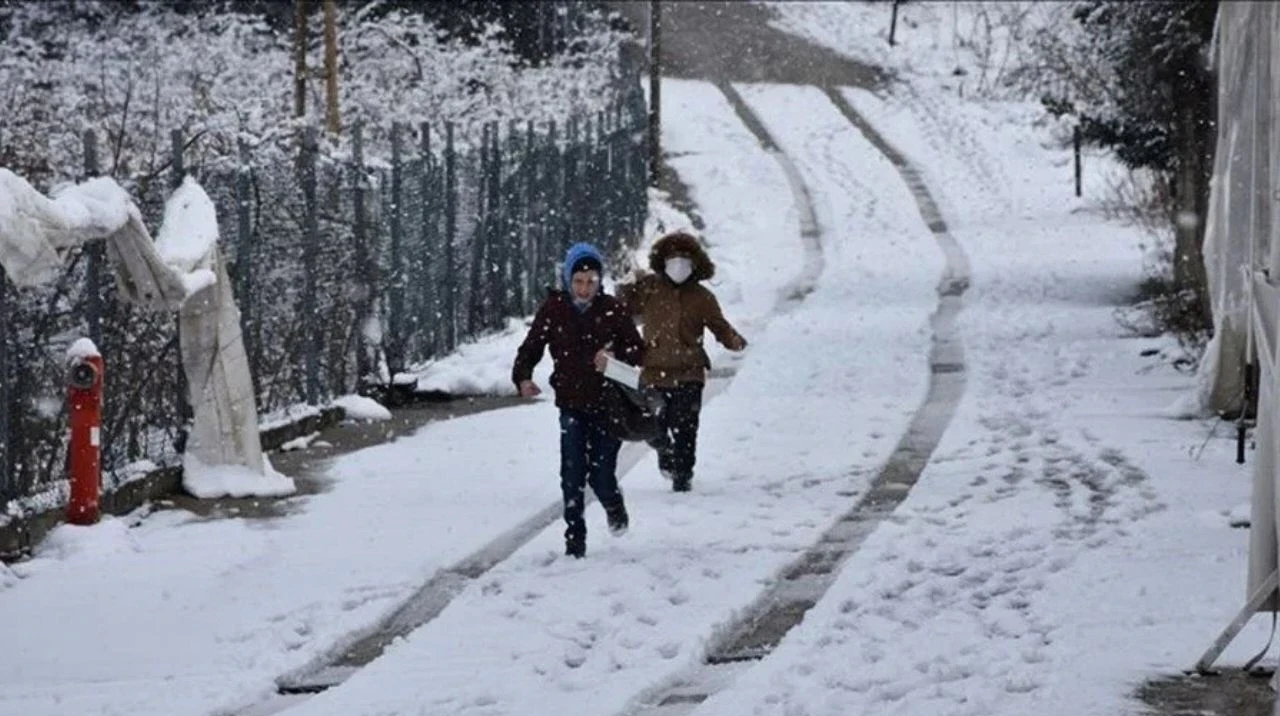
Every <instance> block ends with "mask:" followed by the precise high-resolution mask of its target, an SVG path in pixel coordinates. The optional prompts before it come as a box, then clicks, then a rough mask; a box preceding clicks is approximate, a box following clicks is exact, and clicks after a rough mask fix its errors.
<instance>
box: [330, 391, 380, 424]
mask: <svg viewBox="0 0 1280 716" xmlns="http://www.w3.org/2000/svg"><path fill="white" fill-rule="evenodd" d="M333 404H334V406H336V407H339V408H342V411H343V413H345V414H346V419H347V420H368V421H378V420H390V419H391V411H390V410H387V409H386V408H385V407H383V405H382V403H379V402H378V401H376V400H374V399H373V398H367V397H365V396H363V395H344V396H342V397H341V398H338V399H337V400H334V401H333Z"/></svg>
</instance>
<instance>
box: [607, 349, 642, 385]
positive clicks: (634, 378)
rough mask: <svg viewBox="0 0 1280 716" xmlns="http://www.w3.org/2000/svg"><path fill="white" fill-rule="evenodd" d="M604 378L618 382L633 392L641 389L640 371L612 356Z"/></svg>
mask: <svg viewBox="0 0 1280 716" xmlns="http://www.w3.org/2000/svg"><path fill="white" fill-rule="evenodd" d="M604 377H606V378H608V379H609V380H614V381H617V382H619V383H621V384H623V385H625V386H627V387H628V388H631V389H632V390H639V389H640V369H639V368H636V367H635V366H630V365H627V364H626V363H623V362H622V361H620V360H618V359H617V358H614V357H612V356H610V357H609V362H608V363H607V364H605V367H604Z"/></svg>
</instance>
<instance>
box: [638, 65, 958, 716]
mask: <svg viewBox="0 0 1280 716" xmlns="http://www.w3.org/2000/svg"><path fill="white" fill-rule="evenodd" d="M719 86H720V87H721V91H722V92H723V93H724V94H725V96H726V97H727V98H728V99H729V101H730V103H732V104H733V106H734V109H735V110H736V111H737V112H738V113H739V116H740V117H742V119H743V122H744V123H745V124H746V125H747V127H748V128H750V129H751V131H752V132H753V133H755V134H756V135H757V137H758V138H759V139H760V143H761V145H762V146H764V147H765V149H766V150H767V151H770V153H771V154H773V155H774V157H775V158H777V159H778V161H779V163H780V164H782V165H783V167H784V171H786V172H787V176H788V179H790V180H792V181H793V183H792V190H793V193H794V194H795V196H796V200H797V203H798V204H799V203H800V202H801V201H802V200H803V201H805V202H808V206H809V211H810V212H812V202H811V200H810V197H809V192H808V190H807V188H803V187H804V184H803V181H801V180H800V175H799V172H798V171H796V169H795V167H794V165H793V164H792V163H791V160H790V159H789V158H788V157H787V156H786V155H785V154H783V153H782V151H781V150H780V149H779V148H778V146H777V144H776V143H775V142H773V140H772V138H770V137H769V135H768V132H767V131H766V130H765V128H764V126H763V124H762V123H761V122H760V121H759V119H758V118H756V117H755V115H754V113H753V112H752V111H751V109H750V107H748V106H747V104H746V103H745V102H744V101H743V99H742V98H741V96H740V95H739V94H738V93H737V91H736V90H734V89H733V87H732V86H730V85H728V84H727V83H721V84H720V85H719ZM825 92H826V94H827V96H828V97H829V98H830V99H831V101H832V103H833V104H834V105H835V106H836V108H837V109H839V110H840V112H841V114H843V115H844V117H845V118H846V119H847V120H848V121H849V122H850V124H852V125H853V126H854V127H856V128H857V129H858V130H859V131H860V132H862V134H863V135H865V136H866V138H867V139H868V140H869V141H870V142H871V143H872V145H873V146H875V147H876V149H877V150H879V151H880V153H881V154H883V155H884V156H885V157H886V158H887V159H889V161H890V162H891V163H892V164H893V166H894V167H895V168H896V169H897V170H898V173H899V174H900V175H901V176H902V178H903V180H904V181H905V182H906V184H907V187H908V188H909V189H910V191H911V194H912V196H913V197H914V199H915V201H916V204H917V206H918V207H919V210H920V216H921V218H922V219H923V220H924V222H925V224H927V225H928V227H929V229H930V230H931V231H932V232H933V235H934V238H935V239H936V240H937V242H938V246H939V248H940V249H941V251H942V252H943V255H944V256H945V258H946V266H945V269H944V271H943V275H942V277H941V279H940V281H939V283H938V287H937V292H938V307H937V309H936V310H935V312H934V314H933V315H932V316H931V317H930V324H931V327H932V328H933V339H932V345H931V347H930V352H929V366H930V380H929V389H928V393H927V394H926V396H925V400H924V403H923V404H921V406H920V407H919V408H918V409H917V410H916V413H915V415H914V416H913V417H912V419H911V423H910V424H909V425H908V427H907V431H906V433H905V434H904V435H903V436H902V438H901V440H900V441H899V443H898V445H897V447H896V448H895V449H894V452H893V453H892V455H891V456H890V457H889V460H888V462H886V463H885V465H884V466H883V468H881V470H880V472H879V474H877V476H876V478H875V479H874V480H873V481H872V483H871V486H870V488H869V489H868V491H867V492H866V493H865V494H864V495H863V496H862V497H861V499H859V500H858V502H857V503H855V504H854V505H853V507H852V508H851V509H850V510H849V511H848V512H846V513H845V514H844V515H842V516H841V517H840V518H839V520H837V521H836V523H835V524H834V525H832V526H831V527H830V528H829V529H828V530H827V531H826V532H824V533H823V535H822V537H820V538H819V540H818V542H817V543H816V544H814V545H813V546H812V547H810V548H809V549H808V550H806V551H805V552H804V553H802V554H801V555H800V557H799V558H797V559H796V560H795V561H794V562H793V563H792V564H791V565H790V566H789V567H788V568H787V569H785V570H784V571H783V573H782V575H781V579H779V580H778V581H776V582H775V583H774V584H773V585H772V586H770V587H769V588H767V589H766V590H765V591H764V592H763V593H762V594H761V595H760V596H759V597H758V598H757V599H756V601H755V602H754V603H753V604H752V606H751V607H749V608H747V609H746V610H744V613H743V614H742V615H741V616H740V617H739V618H738V619H736V620H734V621H733V622H732V623H730V624H728V625H727V626H726V627H724V628H723V629H722V630H721V632H720V636H719V638H717V639H715V640H713V641H712V643H711V645H710V647H709V648H708V650H707V656H706V658H705V660H704V661H703V663H702V664H699V665H698V666H697V667H696V668H695V669H694V671H693V673H692V674H691V675H690V676H689V677H687V678H681V679H677V680H675V681H673V682H669V683H665V684H661V685H658V686H656V687H653V688H650V689H648V690H647V691H645V692H644V693H643V694H642V695H641V696H639V697H638V698H637V700H636V702H635V705H634V706H633V707H632V708H631V709H629V710H628V711H627V712H626V713H627V714H628V716H640V715H643V716H678V715H683V714H688V713H690V712H692V711H693V710H694V709H696V708H697V707H698V705H699V704H701V703H702V702H703V701H706V700H707V699H708V698H710V697H711V696H712V695H713V694H715V693H717V692H719V691H721V690H723V689H725V688H727V687H729V686H730V685H732V683H733V682H734V680H735V679H736V678H737V677H738V676H739V675H741V674H742V673H743V672H745V671H746V670H748V669H749V668H750V666H751V664H752V663H754V662H755V661H758V660H760V659H763V658H765V657H766V656H768V655H769V653H770V652H772V651H773V649H774V648H775V647H776V646H777V645H778V643H779V642H781V641H782V638H783V637H784V636H786V634H787V632H788V631H790V630H791V629H792V628H793V627H794V626H796V625H797V624H799V623H800V621H801V620H802V619H803V618H804V615H805V613H806V612H808V611H809V609H811V608H812V607H813V606H814V605H815V604H817V602H818V600H819V599H821V598H822V597H823V595H824V594H825V593H826V592H827V590H828V589H829V588H830V586H831V584H832V583H833V582H834V581H835V578H836V575H837V574H838V573H839V571H840V567H841V565H842V564H843V563H844V561H845V560H846V559H848V557H849V556H850V555H851V554H853V553H854V552H855V551H856V550H857V549H858V548H859V547H860V546H861V545H862V543H863V542H864V541H865V540H866V538H867V537H868V536H869V535H870V534H871V533H872V532H873V531H874V530H875V528H876V527H877V526H878V525H879V524H880V523H881V522H882V521H883V520H885V519H886V518H888V517H889V515H891V514H892V513H893V511H894V509H895V508H896V507H897V506H898V505H899V504H901V503H902V501H903V500H904V499H906V496H907V494H908V493H909V492H910V490H911V487H912V486H913V485H914V484H915V483H916V481H917V480H918V479H919V477H920V474H921V473H922V472H923V471H924V468H925V466H926V465H927V464H928V462H929V459H930V457H931V456H932V454H933V451H934V449H935V448H936V447H937V446H938V443H939V442H940V441H941V439H942V434H943V432H945V431H946V428H947V426H948V425H949V424H950V423H951V419H952V417H953V416H954V414H955V411H956V407H957V405H958V404H959V402H960V398H961V396H962V395H963V394H964V387H965V362H964V346H963V341H962V337H961V336H960V334H959V330H958V328H957V325H956V319H957V316H958V315H959V312H960V309H961V305H962V303H961V298H962V296H963V294H964V292H965V291H966V290H967V289H968V287H969V282H970V275H971V274H970V266H969V259H968V256H967V255H966V254H965V252H964V250H963V248H962V247H961V246H960V244H959V242H957V241H956V240H955V238H954V237H953V236H951V234H950V232H949V230H948V228H947V224H946V222H945V221H944V220H943V217H942V213H941V211H940V210H939V208H938V204H937V202H936V201H935V200H934V199H933V196H932V195H931V194H930V192H929V188H928V186H927V185H926V184H925V182H924V180H923V178H922V177H921V175H920V172H919V170H917V169H916V168H915V167H914V166H912V164H911V163H910V162H909V161H907V159H906V157H904V156H903V155H902V154H901V153H900V152H898V151H897V150H896V149H895V148H894V147H893V146H892V145H890V144H889V143H888V142H887V141H886V140H885V139H884V137H883V136H881V135H880V134H879V133H878V132H877V131H876V130H875V128H874V127H872V126H871V125H870V123H868V122H867V121H866V119H865V118H863V117H862V115H860V114H859V113H858V112H857V111H856V110H855V109H854V108H853V107H852V106H851V105H850V104H849V103H848V102H847V101H846V100H845V99H844V97H843V96H842V95H841V94H840V92H839V90H838V89H836V88H834V87H826V88H825ZM797 187H801V188H803V191H797ZM801 216H802V222H801V223H802V226H804V218H803V217H804V214H803V212H802V214H801ZM809 221H810V222H812V223H811V224H810V225H811V226H812V227H813V242H814V244H816V245H817V250H818V258H817V260H818V261H821V245H820V243H818V238H819V237H820V236H821V232H820V231H819V230H818V227H817V222H816V221H814V220H813V214H812V213H810V214H809ZM806 248H808V247H807V246H806ZM806 263H807V262H806ZM809 290H810V291H812V286H810V288H809Z"/></svg>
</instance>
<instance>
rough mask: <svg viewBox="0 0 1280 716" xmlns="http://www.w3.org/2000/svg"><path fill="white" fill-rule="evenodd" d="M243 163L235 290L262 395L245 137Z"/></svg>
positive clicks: (250, 180) (251, 369)
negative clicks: (238, 297) (254, 298)
mask: <svg viewBox="0 0 1280 716" xmlns="http://www.w3.org/2000/svg"><path fill="white" fill-rule="evenodd" d="M236 145H237V150H238V155H239V163H240V166H239V167H237V168H236V293H238V294H239V296H240V300H239V301H238V303H239V306H240V333H241V334H242V335H243V336H244V343H245V348H246V351H245V352H246V353H247V354H248V358H249V373H250V375H251V376H252V379H253V392H254V394H255V395H259V394H261V392H262V391H261V387H262V386H261V384H260V383H261V369H262V365H261V363H260V360H261V351H260V346H259V341H258V339H259V336H258V331H257V328H256V326H255V323H256V318H255V316H256V313H255V308H256V307H255V306H254V300H253V220H252V218H251V217H252V214H251V212H250V207H251V204H252V202H253V164H252V160H251V158H250V155H249V142H248V141H247V140H245V139H244V138H243V137H242V138H240V139H239V140H238V141H237V142H236Z"/></svg>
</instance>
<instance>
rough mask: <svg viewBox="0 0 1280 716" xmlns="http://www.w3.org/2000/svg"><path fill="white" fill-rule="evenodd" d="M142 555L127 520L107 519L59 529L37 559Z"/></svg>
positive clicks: (41, 548) (93, 558)
mask: <svg viewBox="0 0 1280 716" xmlns="http://www.w3.org/2000/svg"><path fill="white" fill-rule="evenodd" d="M138 551H139V546H138V544H137V542H136V541H135V540H134V538H133V535H132V534H131V533H130V531H129V526H128V524H126V523H125V522H124V520H120V519H116V518H114V517H103V518H102V521H100V522H99V523H97V524H95V525H89V526H86V527H80V526H76V525H59V526H58V527H55V528H54V529H53V531H52V532H50V533H49V535H48V536H47V537H45V539H44V541H42V542H41V543H40V545H39V547H38V548H37V549H36V552H35V557H36V558H37V559H51V560H62V561H66V560H72V559H79V560H101V559H106V558H110V557H114V556H116V555H121V554H129V553H134V552H138Z"/></svg>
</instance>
